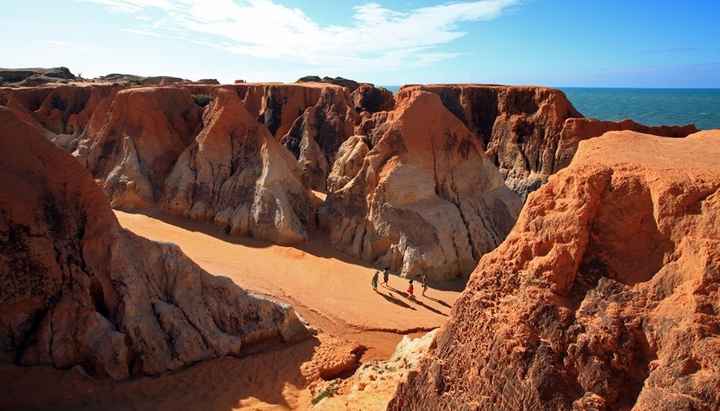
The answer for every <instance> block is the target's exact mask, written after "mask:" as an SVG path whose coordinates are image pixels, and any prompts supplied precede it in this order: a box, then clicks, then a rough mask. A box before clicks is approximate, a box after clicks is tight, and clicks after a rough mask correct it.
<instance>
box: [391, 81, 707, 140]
mask: <svg viewBox="0 0 720 411" xmlns="http://www.w3.org/2000/svg"><path fill="white" fill-rule="evenodd" d="M386 88H388V89H389V90H392V91H393V92H395V91H397V90H398V89H399V87H397V86H386ZM561 90H563V91H564V92H565V94H567V96H568V98H569V99H570V101H571V102H572V103H573V105H574V106H575V108H576V109H578V111H580V112H581V113H583V115H585V116H586V117H593V118H597V119H600V120H623V119H626V118H630V119H633V120H635V121H637V122H639V123H643V124H647V125H652V126H657V125H663V124H688V123H694V124H695V125H696V126H697V127H698V128H700V129H711V128H720V89H631V88H574V87H573V88H561Z"/></svg>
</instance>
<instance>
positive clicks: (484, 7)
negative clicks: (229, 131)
mask: <svg viewBox="0 0 720 411" xmlns="http://www.w3.org/2000/svg"><path fill="white" fill-rule="evenodd" d="M718 17H720V1H718V0H683V1H678V0H632V1H628V0H622V1H621V0H478V1H450V2H447V1H438V0H422V1H420V0H417V1H410V0H376V1H371V2H369V1H364V0H363V1H356V0H344V1H311V0H305V1H300V0H64V1H56V0H34V1H27V0H22V1H17V0H3V11H2V14H1V15H0V56H2V57H1V58H0V66H2V67H53V66H66V67H69V68H70V69H71V70H72V71H73V72H74V73H75V74H78V73H81V74H82V75H83V76H84V77H88V78H89V77H95V76H99V75H103V74H108V73H132V74H139V75H173V76H178V77H183V78H188V79H193V80H197V79H201V78H217V79H219V80H221V81H222V82H233V81H234V80H236V79H244V80H247V81H294V80H296V79H297V78H299V77H301V76H304V75H309V74H317V75H321V76H325V75H328V76H343V77H347V78H352V79H355V80H359V81H366V82H372V83H375V84H378V85H401V84H408V83H454V82H475V83H504V84H541V85H549V86H558V87H563V86H564V87H568V86H578V87H583V86H585V87H691V88H720V41H719V40H720V23H718V20H719V19H718Z"/></svg>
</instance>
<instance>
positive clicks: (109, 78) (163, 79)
mask: <svg viewBox="0 0 720 411" xmlns="http://www.w3.org/2000/svg"><path fill="white" fill-rule="evenodd" d="M97 80H98V81H102V82H110V83H117V84H124V85H126V86H130V85H132V86H167V85H171V84H183V83H190V82H191V81H190V80H186V79H182V78H180V77H172V76H149V77H146V76H138V75H135V74H120V73H112V74H107V75H105V76H100V77H98V78H97ZM216 81H217V80H216Z"/></svg>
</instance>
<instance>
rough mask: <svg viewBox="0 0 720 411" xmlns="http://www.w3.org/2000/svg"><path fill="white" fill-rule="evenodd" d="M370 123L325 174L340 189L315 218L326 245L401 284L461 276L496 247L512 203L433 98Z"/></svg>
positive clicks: (409, 98)
mask: <svg viewBox="0 0 720 411" xmlns="http://www.w3.org/2000/svg"><path fill="white" fill-rule="evenodd" d="M375 116H376V117H375V120H376V123H377V124H376V125H375V127H374V128H373V133H372V135H371V137H370V138H368V139H366V140H364V139H362V138H353V139H351V140H352V141H351V140H348V143H347V144H346V145H345V146H343V148H342V149H341V150H340V152H341V157H342V158H343V161H342V163H339V161H336V164H335V166H334V170H333V173H332V176H333V177H332V181H333V183H332V184H333V188H338V187H340V186H342V187H341V188H339V189H337V190H336V191H331V192H330V193H329V194H328V197H327V201H326V204H325V206H324V208H323V209H322V210H321V215H320V219H321V223H322V224H323V225H324V226H325V227H326V229H327V230H328V232H329V233H330V237H331V241H332V243H333V244H335V245H336V246H337V247H339V248H340V249H342V250H344V251H346V252H348V253H350V254H352V255H355V256H359V257H361V258H363V259H365V260H367V261H372V262H375V263H377V264H379V265H383V266H388V267H390V268H391V269H392V270H394V271H399V272H401V273H402V274H404V275H407V276H411V277H412V276H416V275H418V274H420V273H427V274H428V276H429V277H432V278H435V279H447V278H452V277H456V276H461V275H463V274H467V273H469V272H470V271H471V270H472V268H473V267H474V265H475V262H476V261H477V259H478V258H479V256H480V255H482V254H483V253H485V252H487V251H490V250H492V249H493V248H495V246H497V244H499V243H500V242H501V241H502V240H503V239H504V237H505V235H506V234H507V232H508V231H509V230H510V228H511V227H512V224H513V222H514V221H515V217H516V215H517V212H518V210H519V207H520V200H519V198H518V197H517V195H515V194H514V193H513V192H512V191H510V190H509V189H508V188H507V187H506V186H505V185H504V183H503V180H502V177H501V176H500V174H499V173H498V171H497V169H496V168H495V166H494V165H493V164H492V163H491V162H490V161H489V160H488V159H487V158H486V157H485V155H484V154H483V149H482V145H481V144H480V142H479V141H478V140H477V139H476V138H475V137H474V136H473V134H472V133H471V132H470V131H469V130H468V129H467V128H466V127H465V126H464V125H463V124H462V122H460V120H458V119H457V118H456V117H455V116H453V115H452V114H451V113H450V112H449V111H448V110H446V109H445V108H444V107H443V104H442V102H441V100H440V98H439V97H438V96H437V95H435V94H433V93H428V92H424V91H422V90H413V91H406V93H405V94H404V95H403V98H402V99H400V100H399V101H398V106H397V108H396V109H395V110H394V111H392V112H381V113H377V114H376V115H375ZM381 119H384V120H385V121H384V122H381V121H380V120H381ZM363 145H365V146H371V147H368V148H369V149H370V150H369V151H368V152H367V154H366V155H365V156H364V159H363V160H362V166H361V167H360V169H359V170H357V164H358V163H359V158H360V155H361V153H362V152H364V151H365V150H366V149H365V148H364V147H363ZM346 173H354V175H352V176H351V175H348V174H346ZM345 181H347V183H345V184H343V183H344V182H345Z"/></svg>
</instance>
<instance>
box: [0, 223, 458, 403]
mask: <svg viewBox="0 0 720 411" xmlns="http://www.w3.org/2000/svg"><path fill="white" fill-rule="evenodd" d="M116 215H117V217H118V219H119V221H120V223H121V224H122V225H123V226H124V227H125V228H127V229H130V230H131V231H134V232H135V233H137V234H139V235H142V236H144V237H147V238H150V239H152V240H157V241H165V242H173V243H176V244H177V245H179V246H180V247H181V248H182V249H183V251H184V252H185V253H186V254H187V255H188V256H190V257H191V258H192V259H193V260H194V261H195V262H197V263H198V264H199V265H201V266H202V267H203V268H204V269H205V270H207V271H209V272H211V273H213V274H216V275H225V276H228V277H230V278H232V279H233V280H234V281H235V282H236V283H237V284H238V285H240V286H242V287H245V288H247V289H249V290H251V291H253V292H256V293H259V294H265V295H269V296H272V297H274V298H276V299H278V300H282V301H285V302H288V303H291V304H293V305H294V306H295V307H296V309H297V311H298V312H299V313H300V314H301V315H302V316H303V317H305V319H306V320H308V322H309V323H310V325H311V326H312V327H313V328H315V329H317V330H318V334H317V336H316V337H313V338H311V339H309V340H307V341H304V342H301V343H299V344H295V345H291V346H285V345H278V346H274V347H265V348H266V349H265V351H263V352H261V353H257V354H254V355H250V356H248V357H244V358H234V357H225V358H220V359H217V360H211V361H206V362H203V363H200V364H197V365H195V366H192V367H189V368H187V369H184V370H180V371H178V372H174V373H170V374H167V375H163V376H160V377H152V378H151V377H146V378H138V379H134V380H130V381H124V382H114V381H110V380H106V379H94V378H92V377H89V376H87V375H85V374H84V372H83V371H82V370H81V369H79V368H76V369H72V370H55V369H53V368H49V367H16V366H0V387H3V388H0V409H40V410H42V409H48V410H49V409H74V410H106V409H137V410H145V409H152V410H159V411H161V410H167V411H170V410H172V411H178V410H212V411H230V410H277V409H280V410H288V409H310V408H312V399H313V395H317V392H316V391H317V389H313V388H312V387H313V386H316V384H318V383H319V381H318V380H317V379H315V380H313V379H312V378H310V377H309V376H308V375H305V374H306V371H307V370H308V369H310V370H312V369H315V368H317V367H323V366H324V365H327V364H328V361H329V362H330V363H332V362H333V361H334V358H343V357H344V356H347V354H348V353H349V352H350V350H351V349H353V347H357V345H358V344H360V345H363V346H365V347H367V351H365V352H364V354H363V355H362V357H361V359H360V361H361V362H363V363H365V362H369V361H372V360H385V359H387V358H389V357H390V355H391V354H392V352H393V351H394V350H395V346H396V345H397V343H398V342H399V341H400V338H401V337H402V334H414V335H415V334H418V333H416V332H414V331H421V330H429V329H432V328H435V327H438V326H440V325H442V324H443V323H444V322H445V320H446V319H447V317H446V315H447V314H448V313H449V311H450V309H449V306H450V305H451V304H453V303H454V302H455V299H456V298H457V296H458V292H457V291H439V290H436V289H429V290H428V297H420V296H418V297H417V300H410V299H408V298H406V297H405V296H404V294H403V293H402V292H400V291H397V290H393V289H386V288H384V287H382V286H380V288H379V291H380V292H381V293H382V294H380V293H376V292H374V291H373V290H372V288H371V287H370V279H371V277H372V274H373V272H374V271H375V270H374V269H373V268H371V267H368V266H366V265H363V263H362V262H360V261H357V260H354V259H351V258H349V257H346V256H344V255H342V254H340V253H338V252H336V251H334V250H333V249H332V247H330V246H329V245H328V244H327V243H326V242H325V241H324V240H315V241H313V242H312V243H310V244H307V245H305V246H303V247H301V248H293V247H283V246H277V245H273V244H270V243H266V242H261V241H256V240H250V239H244V238H236V237H230V236H226V235H224V234H222V233H220V232H219V230H218V229H217V228H216V227H215V226H212V225H209V224H205V223H194V222H188V221H187V220H184V219H179V218H173V217H167V216H159V215H158V216H154V217H151V216H146V215H142V214H129V213H125V212H121V211H116ZM160 218H162V220H161V219H160ZM313 237H314V238H317V237H318V235H314V236H313ZM390 285H391V286H392V287H395V288H397V289H398V290H405V289H406V288H407V281H406V280H404V279H401V278H398V277H395V276H392V278H391V280H390ZM458 287H459V285H455V288H458ZM415 289H416V293H417V294H419V291H420V287H419V286H416V288H415ZM316 378H317V377H316ZM388 385H389V386H388V387H387V390H386V391H387V392H380V391H378V392H376V393H375V391H373V393H374V394H373V393H366V394H365V397H364V398H365V401H370V403H372V404H373V407H372V408H373V409H375V408H377V409H383V408H384V406H385V404H386V403H387V400H388V399H389V398H390V396H391V393H392V392H394V385H393V383H391V382H388ZM28 393H33V395H28ZM338 395H340V397H339V398H338V397H336V398H335V399H334V400H333V401H332V402H330V404H343V403H345V402H347V401H350V402H353V401H354V400H350V399H349V397H348V400H345V399H344V396H345V395H348V394H347V393H339V394H338ZM373 395H376V396H377V398H376V399H373Z"/></svg>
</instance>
